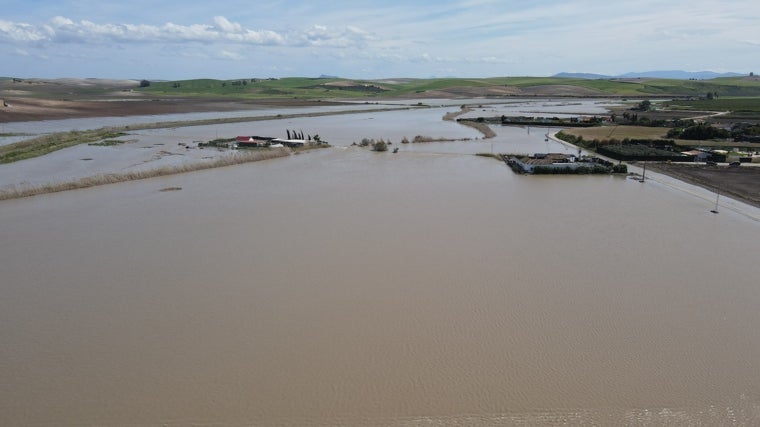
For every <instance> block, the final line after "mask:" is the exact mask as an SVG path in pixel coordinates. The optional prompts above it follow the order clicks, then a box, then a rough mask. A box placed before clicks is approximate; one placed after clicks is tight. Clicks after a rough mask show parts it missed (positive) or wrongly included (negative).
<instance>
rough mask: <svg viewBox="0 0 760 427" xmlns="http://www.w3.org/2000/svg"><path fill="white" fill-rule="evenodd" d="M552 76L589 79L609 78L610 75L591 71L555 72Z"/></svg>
mask: <svg viewBox="0 0 760 427" xmlns="http://www.w3.org/2000/svg"><path fill="white" fill-rule="evenodd" d="M552 77H559V78H564V79H589V80H596V79H611V78H613V77H612V76H606V75H604V74H593V73H559V74H555V75H553V76H552Z"/></svg>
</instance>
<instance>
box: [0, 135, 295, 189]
mask: <svg viewBox="0 0 760 427" xmlns="http://www.w3.org/2000/svg"><path fill="white" fill-rule="evenodd" d="M289 155H290V150H289V149H287V148H283V149H276V150H267V151H240V152H237V153H235V155H232V156H225V157H221V158H218V159H215V160H212V161H208V162H198V163H188V164H183V165H176V166H163V167H160V168H156V169H148V170H141V171H132V172H125V173H109V174H101V175H95V176H90V177H85V178H81V179H77V180H74V181H66V182H58V183H51V184H44V185H37V186H28V187H27V186H25V187H22V188H12V189H10V190H0V200H8V199H17V198H21V197H31V196H37V195H40V194H47V193H57V192H60V191H67V190H78V189H83V188H90V187H95V186H99V185H106V184H115V183H117V182H126V181H136V180H139V179H147V178H155V177H159V176H166V175H175V174H180V173H185V172H193V171H199V170H204V169H211V168H219V167H224V166H232V165H239V164H242V163H249V162H258V161H261V160H268V159H274V158H278V157H287V156H289Z"/></svg>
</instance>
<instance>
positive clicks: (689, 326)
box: [0, 109, 760, 426]
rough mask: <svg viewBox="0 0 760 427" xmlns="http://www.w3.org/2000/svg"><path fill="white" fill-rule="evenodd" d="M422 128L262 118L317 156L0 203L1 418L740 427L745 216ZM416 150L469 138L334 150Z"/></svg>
mask: <svg viewBox="0 0 760 427" xmlns="http://www.w3.org/2000/svg"><path fill="white" fill-rule="evenodd" d="M450 110H451V109H449V111H450ZM427 111H428V113H425V114H424V113H416V112H415V114H420V115H419V116H415V117H409V116H411V115H412V114H411V113H409V112H389V113H361V114H358V115H355V116H349V117H342V118H340V119H334V118H302V119H293V120H290V121H288V122H287V123H278V122H277V121H272V122H262V123H257V124H256V125H255V126H257V128H256V131H251V132H246V133H262V134H264V133H266V132H269V131H272V132H274V131H276V130H277V131H279V130H280V129H284V128H287V127H289V128H291V129H292V128H303V130H304V131H306V130H307V129H309V132H315V133H319V134H320V135H324V137H325V138H326V139H329V140H331V142H332V141H334V143H335V145H336V147H334V148H330V149H325V150H316V151H313V152H309V153H304V154H300V155H294V156H290V157H289V158H280V159H274V160H267V161H264V162H257V163H252V164H245V165H238V166H233V167H226V168H219V169H213V170H206V171H201V172H196V173H189V174H183V175H175V176H171V177H165V178H156V179H149V180H143V181H135V182H129V183H122V184H115V185H109V186H102V187H97V188H92V189H88V190H81V191H70V192H65V193H58V194H52V195H43V196H38V197H33V198H27V199H17V200H8V201H2V202H0V242H2V243H3V244H2V249H0V270H1V271H2V281H1V282H2V283H1V284H0V342H2V343H3V345H2V346H0V378H2V381H0V414H1V416H0V417H1V418H2V419H3V423H6V424H9V425H44V426H47V425H70V426H75V425H76V426H78V425H102V426H155V425H167V426H186V425H214V426H217V425H221V426H242V425H293V426H301V425H324V426H328V425H329V426H332V425H346V426H355V425H391V426H399V425H400V426H423V425H424V426H430V425H508V426H511V425H557V424H568V425H755V424H758V423H760V369H758V362H757V361H758V360H760V335H758V334H757V332H756V329H757V325H758V324H760V310H757V307H758V306H760V292H759V291H758V287H757V282H758V279H757V277H758V276H759V275H760V269H758V267H757V259H756V258H757V253H759V252H760V241H758V239H757V236H758V235H759V234H758V233H759V232H760V210H758V209H755V208H752V207H749V206H746V205H743V204H741V203H738V202H733V201H730V200H725V201H724V200H723V199H721V212H720V214H718V215H716V214H713V213H710V209H712V208H713V207H714V196H713V195H712V194H710V193H709V192H706V191H704V190H701V189H699V188H696V187H691V186H687V185H686V184H683V183H679V182H678V181H675V180H672V179H667V178H665V177H662V176H658V175H656V174H652V178H651V179H650V180H648V181H647V182H646V183H644V184H641V183H639V182H638V181H636V180H631V179H626V178H625V177H600V176H521V175H515V174H513V173H512V171H511V170H510V169H508V168H507V167H506V166H505V165H504V164H503V163H500V162H497V161H495V160H493V159H489V158H483V157H478V156H474V155H472V154H474V153H477V152H489V151H491V149H492V147H493V150H494V151H496V152H505V151H518V152H523V151H526V152H533V151H559V150H571V149H570V148H567V147H565V146H562V145H554V143H553V142H551V141H549V142H547V141H545V140H544V136H543V133H544V132H545V130H544V129H542V130H531V133H528V129H524V128H498V129H495V130H496V131H497V133H498V136H497V137H496V138H493V139H488V140H482V139H477V138H479V134H477V133H476V132H475V131H474V130H472V129H470V128H466V127H462V126H459V125H457V124H456V123H450V122H448V123H447V122H442V121H441V120H440V117H441V116H442V115H443V113H444V112H445V111H446V110H438V111H436V112H435V114H432V113H431V112H430V110H427ZM426 114H427V115H426ZM436 117H437V119H436ZM228 126H229V127H224V128H203V127H198V128H192V129H191V128H180V129H174V130H165V131H150V132H141V133H139V135H137V136H136V137H139V138H141V139H143V138H144V141H145V142H150V141H157V140H162V138H166V140H165V143H167V144H168V143H171V142H173V141H174V140H173V139H172V138H173V137H172V135H175V136H176V135H182V138H186V137H195V136H196V135H198V138H199V139H200V138H203V137H205V136H207V135H212V134H215V133H216V132H217V131H222V132H224V133H233V134H234V133H244V132H243V131H244V130H245V129H250V128H246V127H244V125H243V124H235V125H228ZM259 126H265V127H259ZM267 126H269V127H267ZM311 129H314V130H313V131H312V130H311ZM258 130H262V132H258ZM280 132H281V131H280ZM416 134H428V135H430V136H434V137H438V136H451V137H452V138H467V139H468V140H465V141H460V142H436V143H427V144H419V145H417V144H415V145H412V144H409V145H404V146H403V147H402V148H401V149H400V151H399V153H396V154H393V153H390V152H387V153H374V152H371V151H368V150H367V149H363V148H359V147H353V146H351V143H352V142H353V141H358V140H360V139H361V138H363V137H371V138H381V137H382V138H386V139H389V138H390V139H392V140H394V141H396V140H397V139H400V138H401V137H403V136H408V137H413V136H414V135H416ZM44 161H47V160H44ZM5 166H7V165H3V166H0V167H5ZM167 188H172V189H175V190H177V191H160V190H162V189H167Z"/></svg>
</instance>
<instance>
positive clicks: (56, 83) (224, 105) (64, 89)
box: [0, 79, 339, 123]
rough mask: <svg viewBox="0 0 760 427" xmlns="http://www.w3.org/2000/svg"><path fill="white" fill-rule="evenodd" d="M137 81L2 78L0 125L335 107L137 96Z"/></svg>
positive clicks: (304, 102)
mask: <svg viewBox="0 0 760 427" xmlns="http://www.w3.org/2000/svg"><path fill="white" fill-rule="evenodd" d="M138 85H139V82H138V81H135V80H103V79H54V80H38V79H28V80H20V81H19V79H0V123H9V122H25V121H37V120H56V119H72V118H83V117H123V116H140V115H155V114H180V113H195V112H204V111H244V110H260V109H265V108H271V107H281V106H293V107H299V106H311V105H332V104H339V102H329V101H320V100H308V99H292V98H285V99H277V98H274V99H256V100H246V99H241V98H224V97H218V98H208V97H199V98H191V97H168V96H155V95H149V94H143V93H140V92H135V91H134V90H132V89H134V88H137V87H138Z"/></svg>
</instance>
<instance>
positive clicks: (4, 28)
mask: <svg viewBox="0 0 760 427" xmlns="http://www.w3.org/2000/svg"><path fill="white" fill-rule="evenodd" d="M0 10H2V11H3V12H2V14H0V76H3V77H21V78H63V77H74V78H93V77H94V78H119V79H120V78H128V79H156V80H158V79H161V80H182V79H193V78H217V79H235V78H254V77H257V78H267V77H318V76H320V75H330V76H338V77H344V78H353V79H379V78H399V77H416V78H429V77H498V76H550V75H554V74H556V73H559V72H587V73H598V74H606V75H617V74H623V73H626V72H641V71H651V70H686V71H715V72H729V71H730V72H738V73H749V72H755V73H757V72H760V25H758V24H759V23H760V2H758V1H757V0H722V1H705V0H692V1H680V0H675V1H671V0H636V1H617V0H605V1H599V0H579V1H549V0H536V1H530V0H521V1H513V0H463V1H448V0H436V1H431V0H405V1H399V0H384V1H365V0H353V1H342V0H328V1H323V0H309V1H270V0H256V1H247V0H217V1H214V2H187V1H186V0H182V1H178V0H151V1H146V0H131V1H128V2H104V1H102V0H26V1H23V2H19V1H18V0H12V1H8V0H0Z"/></svg>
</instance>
